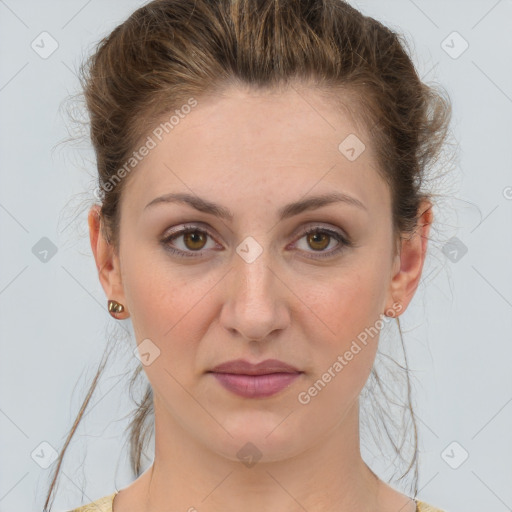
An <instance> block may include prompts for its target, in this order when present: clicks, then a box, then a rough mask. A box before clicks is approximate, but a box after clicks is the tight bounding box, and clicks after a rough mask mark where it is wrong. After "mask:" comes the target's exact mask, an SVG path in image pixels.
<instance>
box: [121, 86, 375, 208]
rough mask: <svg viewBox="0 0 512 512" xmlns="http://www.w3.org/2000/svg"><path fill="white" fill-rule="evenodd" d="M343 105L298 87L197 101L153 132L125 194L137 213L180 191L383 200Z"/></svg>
mask: <svg viewBox="0 0 512 512" xmlns="http://www.w3.org/2000/svg"><path fill="white" fill-rule="evenodd" d="M344 100H346V101H348V97H347V98H343V97H341V98H340V100H339V101H338V102H337V101H336V100H335V98H334V97H333V96H332V95H331V96H329V95H327V94H324V93H323V92H321V91H320V90H315V89H313V88H299V87H296V86H291V87H288V88H286V89H279V90H277V89H273V90H253V89H242V88H239V87H228V88H226V89H224V90H222V91H220V92H218V93H216V94H215V95H210V96H208V97H203V98H198V99H197V104H196V106H194V107H193V108H190V109H187V110H186V111H187V112H188V113H186V114H182V115H180V116H179V118H178V117H177V116H175V122H174V123H172V124H171V123H169V122H168V121H169V119H170V117H171V116H172V113H170V114H167V115H165V116H163V117H162V122H161V124H160V129H159V130H158V127H155V128H156V129H155V130H153V132H151V133H150V134H149V137H151V138H152V140H153V142H154V147H153V148H152V149H151V150H150V151H149V152H148V154H147V156H145V157H144V158H143V159H142V160H141V161H140V162H139V163H138V164H137V168H136V170H135V172H134V173H133V175H132V176H131V177H130V180H129V182H128V183H127V184H126V190H125V191H124V192H125V193H127V194H128V195H130V196H131V198H132V200H133V201H135V202H137V203H139V204H138V206H139V208H140V207H144V206H145V204H147V202H148V201H150V200H151V199H153V198H154V197H155V196H157V195H161V194H163V193H169V192H177V191H186V192H189V193H190V192H192V193H197V194H198V195H201V196H203V197H204V196H211V194H212V193H215V195H218V194H221V195H223V196H226V194H227V197H231V199H233V200H234V199H235V197H234V195H235V194H236V195H238V196H241V197H244V198H245V200H246V201H249V202H250V201H251V200H254V201H259V202H261V200H262V199H265V201H266V202H267V203H268V202H270V203H272V202H275V201H277V197H278V196H279V195H281V196H283V195H284V194H286V193H287V192H289V194H290V196H295V197H294V198H293V199H297V196H303V195H305V194H306V193H307V192H308V191H309V190H311V189H312V188H315V189H316V190H315V192H325V191H332V190H333V189H336V190H338V191H340V192H346V193H352V194H353V195H354V196H356V197H358V198H359V199H361V201H363V202H365V201H366V202H368V201H371V198H372V195H373V196H377V195H380V196H381V200H382V194H383V192H384V190H383V188H382V187H383V186H384V183H383V182H382V181H381V180H380V178H379V176H378V173H377V172H376V166H377V162H376V161H375V157H374V154H373V147H372V144H371V141H370V140H368V136H367V134H366V131H365V130H364V127H363V126H362V124H361V123H360V122H359V121H358V119H357V117H355V116H354V115H352V113H351V112H353V111H354V109H356V108H357V107H356V106H354V105H353V104H352V106H351V109H350V110H348V109H346V108H344ZM355 111H356V113H357V110H355ZM176 120H178V122H177V123H176ZM166 122H167V124H165V123H166ZM155 133H156V134H157V135H158V136H157V135H155ZM144 140H147V139H144ZM347 150H348V152H347ZM354 156H355V158H354ZM275 187H278V189H277V190H276V188H275ZM278 192H279V194H278ZM262 193H264V194H265V198H263V197H262ZM258 194H259V195H258ZM123 195H125V194H123ZM252 195H255V196H257V197H252ZM290 199H292V198H291V197H290ZM274 200H275V201H274ZM142 202H144V204H143V205H142ZM283 202H286V201H283Z"/></svg>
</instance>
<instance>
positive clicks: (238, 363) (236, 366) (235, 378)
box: [208, 359, 304, 398]
mask: <svg viewBox="0 0 512 512" xmlns="http://www.w3.org/2000/svg"><path fill="white" fill-rule="evenodd" d="M208 373H211V374H212V375H213V376H214V377H215V378H216V380H217V381H218V382H219V383H220V384H221V385H222V386H223V387H224V388H225V389H227V390H228V391H231V392H232V393H234V394H236V395H238V396H242V397H244V398H265V397H269V396H272V395H275V394H276V393H278V392H279V391H281V390H283V389H284V388H286V387H288V386H290V385H291V384H292V382H293V381H294V380H295V379H297V378H298V377H299V376H300V375H301V374H302V373H304V372H302V371H300V370H298V369H297V368H295V367H294V366H291V365H289V364H287V363H284V362H283V361H279V360H277V359H266V360H265V361H261V362H260V363H257V364H253V363H250V362H249V361H245V360H244V359H236V360H233V361H227V362H225V363H222V364H219V365H217V366H215V368H213V369H212V370H210V371H209V372H208Z"/></svg>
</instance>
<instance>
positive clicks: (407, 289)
mask: <svg viewBox="0 0 512 512" xmlns="http://www.w3.org/2000/svg"><path fill="white" fill-rule="evenodd" d="M419 211H420V212H422V213H421V215H420V217H419V219H418V223H417V225H416V229H415V231H414V233H412V235H411V236H409V237H406V238H404V239H402V240H401V250H400V254H399V255H397V257H396V258H397V260H398V261H397V262H396V266H395V269H397V270H395V272H394V275H393V276H392V279H391V283H390V295H391V297H392V300H393V303H398V302H399V303H400V304H401V305H402V309H401V313H403V312H404V311H405V310H406V309H407V306H408V305H409V303H410V302H411V300H412V298H413V296H414V293H415V292H416V289H417V288H418V284H419V282H420V279H421V274H422V270H423V264H424V262H425V257H426V254H427V244H428V236H429V233H430V227H431V225H432V222H433V212H432V204H431V203H430V201H427V200H425V201H423V202H422V203H421V205H420V210H419ZM389 307H391V306H390V305H388V308H389Z"/></svg>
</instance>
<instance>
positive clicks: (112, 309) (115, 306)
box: [108, 300, 124, 318]
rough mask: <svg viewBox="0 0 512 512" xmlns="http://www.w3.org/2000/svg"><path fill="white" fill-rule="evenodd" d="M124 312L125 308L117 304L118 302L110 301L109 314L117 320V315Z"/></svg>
mask: <svg viewBox="0 0 512 512" xmlns="http://www.w3.org/2000/svg"><path fill="white" fill-rule="evenodd" d="M123 311H124V306H123V305H122V304H121V303H120V302H117V301H116V300H109V301H108V312H109V313H110V314H111V315H112V316H113V317H114V318H115V316H114V315H115V314H116V313H122V312H123Z"/></svg>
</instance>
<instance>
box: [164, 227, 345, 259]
mask: <svg viewBox="0 0 512 512" xmlns="http://www.w3.org/2000/svg"><path fill="white" fill-rule="evenodd" d="M195 232H198V233H202V234H206V235H208V236H209V237H210V238H212V239H214V237H213V236H212V235H211V234H210V232H209V231H208V230H206V229H204V228H201V227H200V226H195V225H193V224H186V225H184V226H183V229H181V230H179V231H176V232H175V233H172V234H171V235H169V236H167V237H165V238H163V240H162V243H163V244H164V246H165V248H166V249H167V250H168V251H170V252H171V253H173V254H177V255H178V256H183V257H187V258H188V257H191V258H201V257H202V255H203V254H204V253H203V252H201V250H199V251H182V250H181V249H176V248H175V247H172V245H170V244H169V242H171V241H172V240H174V239H176V238H179V237H180V236H183V235H186V234H188V233H195ZM318 233H324V234H327V235H329V236H330V237H332V238H334V239H335V240H336V241H337V242H338V246H337V248H336V249H334V250H331V251H327V252H324V251H320V252H318V253H317V254H318V256H313V258H314V259H321V258H328V257H332V256H334V255H335V254H338V253H339V252H341V251H343V250H344V249H345V248H348V247H352V245H353V244H352V242H351V241H350V240H348V239H347V238H345V237H344V236H343V235H341V234H340V233H338V232H337V231H333V230H331V229H328V228H323V227H321V226H314V227H309V228H306V229H304V230H303V231H302V232H301V236H300V238H298V240H300V239H302V238H304V237H305V236H308V235H310V234H318Z"/></svg>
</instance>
